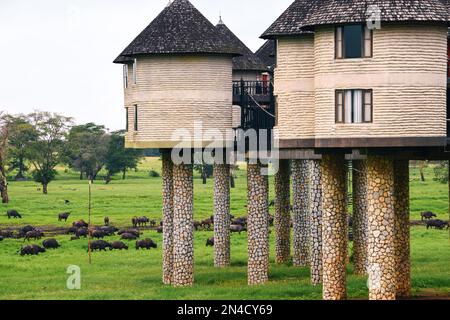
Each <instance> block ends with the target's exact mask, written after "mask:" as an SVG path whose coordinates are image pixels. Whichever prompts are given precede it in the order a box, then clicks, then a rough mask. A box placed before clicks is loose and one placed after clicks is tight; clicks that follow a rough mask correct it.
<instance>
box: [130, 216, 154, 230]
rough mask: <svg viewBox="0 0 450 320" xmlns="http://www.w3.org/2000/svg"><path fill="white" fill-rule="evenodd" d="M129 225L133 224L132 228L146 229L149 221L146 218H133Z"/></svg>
mask: <svg viewBox="0 0 450 320" xmlns="http://www.w3.org/2000/svg"><path fill="white" fill-rule="evenodd" d="M131 223H132V224H133V228H137V227H146V226H147V224H148V223H150V219H149V218H147V217H139V218H138V217H134V218H133V219H131Z"/></svg>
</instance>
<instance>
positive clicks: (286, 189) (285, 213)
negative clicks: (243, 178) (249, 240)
mask: <svg viewBox="0 0 450 320" xmlns="http://www.w3.org/2000/svg"><path fill="white" fill-rule="evenodd" d="M279 164H280V167H279V170H278V172H277V173H276V175H275V221H274V223H275V261H276V263H278V264H283V263H287V262H289V260H290V257H291V218H290V207H291V197H290V191H291V185H290V166H289V160H280V163H279Z"/></svg>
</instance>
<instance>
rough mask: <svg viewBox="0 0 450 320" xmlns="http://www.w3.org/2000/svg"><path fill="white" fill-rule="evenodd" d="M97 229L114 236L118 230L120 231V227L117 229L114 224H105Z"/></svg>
mask: <svg viewBox="0 0 450 320" xmlns="http://www.w3.org/2000/svg"><path fill="white" fill-rule="evenodd" d="M97 230H100V231H102V232H104V233H105V235H106V236H108V237H110V236H113V235H114V234H115V233H116V232H117V231H119V229H117V228H116V227H113V226H103V227H100V228H99V229H97Z"/></svg>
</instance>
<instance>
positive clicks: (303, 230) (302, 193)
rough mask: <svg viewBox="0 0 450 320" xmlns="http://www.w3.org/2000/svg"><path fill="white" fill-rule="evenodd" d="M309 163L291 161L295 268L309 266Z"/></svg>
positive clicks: (306, 161)
mask: <svg viewBox="0 0 450 320" xmlns="http://www.w3.org/2000/svg"><path fill="white" fill-rule="evenodd" d="M308 179H309V161H308V160H293V161H292V189H293V195H294V205H293V213H292V223H293V227H294V255H293V264H294V266H295V267H305V266H308V265H309V237H308V235H309V230H308V221H309V215H308V200H309V199H308V198H309V181H308Z"/></svg>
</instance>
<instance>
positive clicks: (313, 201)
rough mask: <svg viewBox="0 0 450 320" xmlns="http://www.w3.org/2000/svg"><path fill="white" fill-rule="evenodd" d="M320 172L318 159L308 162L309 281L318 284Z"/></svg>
mask: <svg viewBox="0 0 450 320" xmlns="http://www.w3.org/2000/svg"><path fill="white" fill-rule="evenodd" d="M321 181H322V173H321V170H320V160H312V161H311V162H310V174H309V203H310V216H311V221H310V250H309V252H310V260H311V262H310V265H311V283H312V285H315V286H316V285H319V284H321V283H322V278H323V261H322V260H323V254H322V246H323V240H322V219H323V218H322V184H321Z"/></svg>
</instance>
